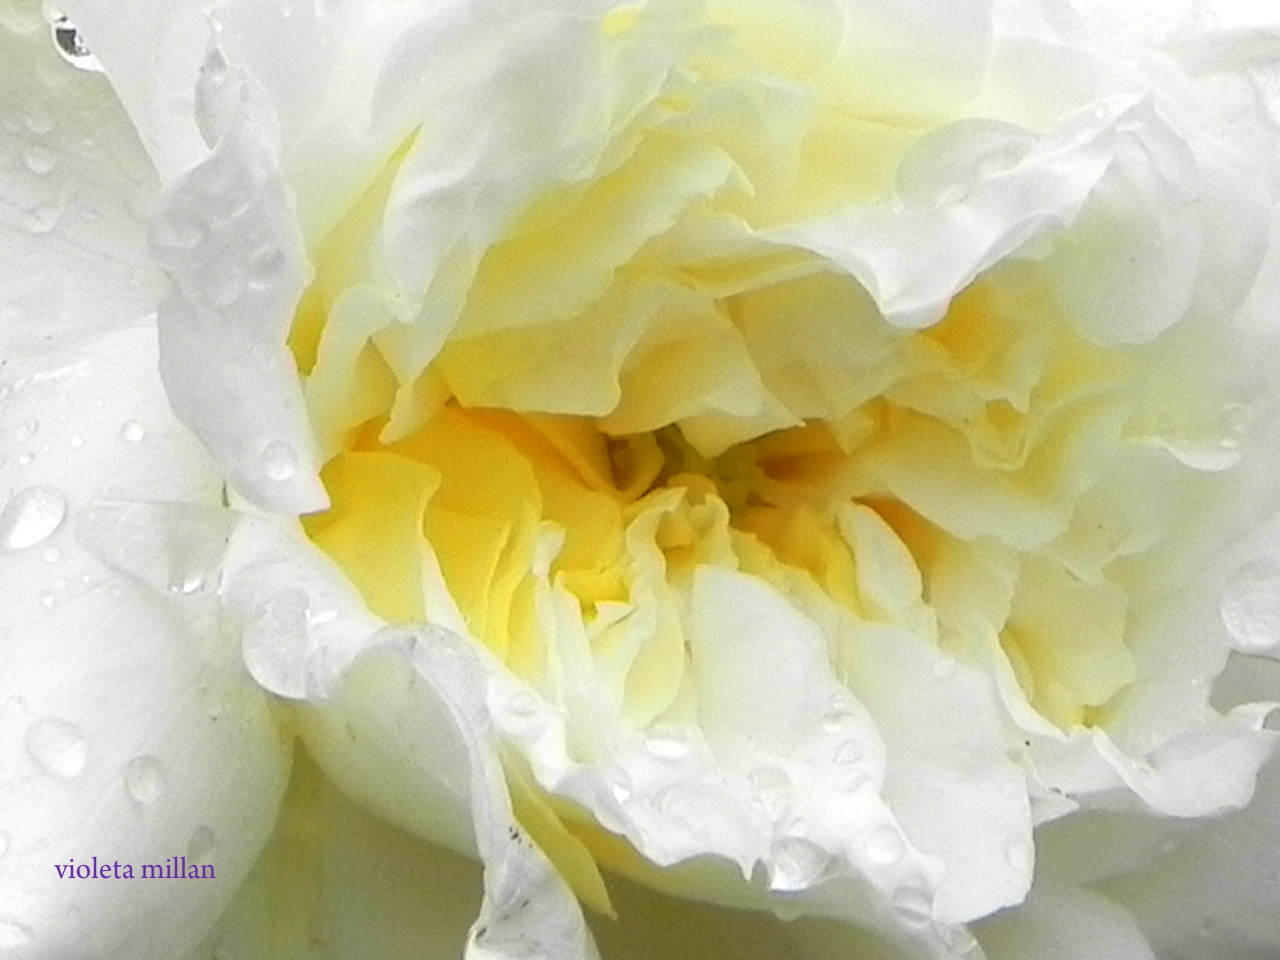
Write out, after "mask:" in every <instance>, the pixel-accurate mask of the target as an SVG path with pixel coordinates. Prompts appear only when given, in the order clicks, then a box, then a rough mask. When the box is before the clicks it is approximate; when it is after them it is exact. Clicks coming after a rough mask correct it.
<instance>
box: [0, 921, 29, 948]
mask: <svg viewBox="0 0 1280 960" xmlns="http://www.w3.org/2000/svg"><path fill="white" fill-rule="evenodd" d="M34 939H35V933H34V932H33V931H32V929H31V928H30V927H28V926H27V925H26V924H25V923H19V922H18V921H17V920H15V919H14V918H13V917H0V950H7V949H10V948H13V947H25V946H26V945H27V944H29V943H31V941H32V940H34Z"/></svg>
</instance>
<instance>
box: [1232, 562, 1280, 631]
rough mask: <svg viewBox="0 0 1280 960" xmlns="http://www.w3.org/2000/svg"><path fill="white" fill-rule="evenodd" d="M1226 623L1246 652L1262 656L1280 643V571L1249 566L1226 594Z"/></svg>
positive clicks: (1239, 572) (1256, 564) (1258, 564)
mask: <svg viewBox="0 0 1280 960" xmlns="http://www.w3.org/2000/svg"><path fill="white" fill-rule="evenodd" d="M1221 615H1222V622H1223V624H1225V625H1226V628H1227V632H1228V633H1229V634H1231V639H1232V642H1233V645H1234V646H1235V648H1236V649H1237V650H1239V651H1240V652H1242V653H1262V652H1264V651H1267V650H1270V649H1271V648H1273V647H1274V646H1276V644H1277V643H1280V568H1277V567H1276V566H1275V565H1274V564H1271V563H1268V562H1265V561H1255V562H1253V563H1248V564H1245V565H1244V566H1243V567H1241V568H1240V569H1239V570H1237V571H1236V573H1235V575H1234V576H1232V578H1231V580H1230V581H1229V582H1228V583H1227V586H1226V589H1225V590H1224V591H1223V593H1222V606H1221Z"/></svg>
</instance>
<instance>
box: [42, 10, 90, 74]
mask: <svg viewBox="0 0 1280 960" xmlns="http://www.w3.org/2000/svg"><path fill="white" fill-rule="evenodd" d="M49 26H50V28H51V29H52V31H53V45H54V46H55V47H56V48H57V50H58V53H59V54H61V55H62V59H63V60H65V61H67V63H69V64H71V65H72V66H73V67H77V68H78V69H80V70H88V71H90V72H93V73H100V72H101V71H102V64H101V63H99V62H98V58H97V57H95V56H94V55H93V53H92V52H91V51H90V50H89V48H88V47H86V46H85V44H84V41H83V40H82V39H81V38H80V31H79V30H77V29H76V27H75V24H73V23H72V22H71V21H70V20H68V19H67V18H66V17H65V16H63V15H61V14H58V15H56V16H54V17H51V18H50V23H49Z"/></svg>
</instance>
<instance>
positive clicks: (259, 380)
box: [154, 62, 328, 513]
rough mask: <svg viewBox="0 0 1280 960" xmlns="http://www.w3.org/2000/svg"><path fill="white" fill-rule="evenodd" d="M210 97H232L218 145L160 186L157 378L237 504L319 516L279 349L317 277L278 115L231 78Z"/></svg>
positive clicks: (292, 379) (294, 380) (293, 393)
mask: <svg viewBox="0 0 1280 960" xmlns="http://www.w3.org/2000/svg"><path fill="white" fill-rule="evenodd" d="M210 69H211V70H213V71H215V72H216V70H217V69H218V65H217V64H216V63H213V62H211V65H210ZM209 95H210V97H211V98H216V99H218V100H220V101H221V100H225V106H226V107H227V111H228V112H227V114H226V115H223V116H217V117H211V118H210V122H211V123H212V124H214V125H215V126H218V127H220V128H222V129H221V132H222V139H221V140H219V141H218V143H217V144H216V146H215V147H214V149H213V152H212V153H211V154H210V155H209V157H208V159H207V160H205V161H204V162H203V163H201V164H200V165H199V166H198V167H196V168H195V169H193V170H191V171H190V172H189V173H187V174H185V175H183V176H182V177H180V178H179V179H178V180H176V181H175V182H174V183H172V184H171V185H170V186H169V187H168V188H166V191H165V195H164V198H163V202H162V209H161V211H160V214H159V217H158V219H157V222H156V225H155V231H154V247H155V252H156V257H157V259H158V260H159V262H160V263H161V264H162V265H163V266H164V267H165V269H166V270H168V271H169V273H170V275H171V276H172V278H173V280H174V289H173V291H172V293H171V294H170V296H169V297H168V298H166V300H165V301H164V303H163V304H161V306H160V313H159V324H160V370H161V374H162V375H163V377H164V381H165V387H166V388H167V390H168V393H169V398H170V401H171V402H172V404H173V408H174V411H175V412H176V413H177V415H178V417H179V418H180V419H181V420H182V421H183V422H184V423H185V424H187V425H188V426H189V427H190V428H191V429H192V430H193V431H194V432H195V433H196V435H197V436H199V437H200V439H201V440H202V441H203V442H204V444H205V446H206V447H208V449H209V451H210V452H211V453H212V454H213V456H214V457H215V458H216V459H217V461H218V462H219V465H220V466H221V467H222V469H223V470H224V471H225V473H226V474H227V476H228V477H229V478H230V480H231V481H232V482H233V483H234V484H235V485H236V487H237V488H238V489H239V490H240V491H241V492H242V493H244V494H245V495H246V496H248V497H249V498H250V499H252V500H253V501H255V502H256V503H258V504H259V505H261V506H264V507H267V508H268V509H272V510H275V511H277V512H281V513H288V512H291V513H299V512H306V511H310V510H316V509H320V508H322V507H324V506H325V505H326V504H327V503H328V499H327V497H326V495H325V492H324V488H323V487H322V486H321V484H320V479H319V477H318V475H317V473H316V462H315V451H314V444H313V441H312V437H311V431H310V427H309V424H308V421H307V413H306V408H305V405H304V403H303V398H302V390H301V386H300V384H299V381H298V374H297V370H296V369H295V367H294V362H293V357H292V356H291V355H290V353H289V351H288V349H287V347H286V346H285V338H286V336H287V335H288V331H289V326H290V323H291V322H292V319H293V311H294V308H295V306H296V305H297V301H298V297H299V295H300V294H301V292H302V289H303V287H304V286H305V285H306V283H307V281H308V280H309V271H310V267H309V265H308V263H307V259H306V252H305V250H304V249H303V242H302V236H301V233H300V231H299V228H298V225H297V222H296V219H295V216H294V213H293V206H292V202H291V200H290V195H289V192H288V190H287V188H286V186H285V183H284V180H283V178H282V175H281V173H280V171H279V168H278V163H277V158H276V151H275V146H274V144H273V142H272V136H271V132H270V130H269V127H270V123H271V117H272V111H271V109H270V104H269V103H267V102H266V101H265V100H264V99H263V95H262V93H261V91H260V90H259V89H257V88H256V87H255V86H254V85H253V83H252V81H251V80H250V79H249V78H247V77H245V76H244V75H243V74H241V73H239V72H237V71H234V70H232V71H231V73H230V75H228V76H227V77H226V79H225V83H224V84H223V85H222V86H221V87H218V85H217V84H216V83H214V82H211V83H210V84H209ZM217 106H218V104H217V103H213V104H211V109H215V110H216V107H217Z"/></svg>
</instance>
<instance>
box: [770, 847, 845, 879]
mask: <svg viewBox="0 0 1280 960" xmlns="http://www.w3.org/2000/svg"><path fill="white" fill-rule="evenodd" d="M771 854H772V856H771V861H772V862H771V863H770V870H769V887H770V888H771V889H773V890H783V891H787V890H806V889H808V888H809V887H811V886H813V885H814V884H815V883H817V882H818V881H820V880H822V879H823V878H824V876H825V874H826V873H827V869H828V867H829V866H830V864H831V855H830V854H829V853H827V851H825V850H823V849H822V848H821V847H820V846H818V845H817V844H816V843H814V842H813V841H812V840H806V839H805V838H804V837H783V838H782V839H780V840H778V841H777V842H776V843H774V845H773V848H772V850H771Z"/></svg>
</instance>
